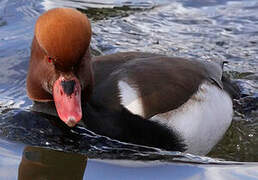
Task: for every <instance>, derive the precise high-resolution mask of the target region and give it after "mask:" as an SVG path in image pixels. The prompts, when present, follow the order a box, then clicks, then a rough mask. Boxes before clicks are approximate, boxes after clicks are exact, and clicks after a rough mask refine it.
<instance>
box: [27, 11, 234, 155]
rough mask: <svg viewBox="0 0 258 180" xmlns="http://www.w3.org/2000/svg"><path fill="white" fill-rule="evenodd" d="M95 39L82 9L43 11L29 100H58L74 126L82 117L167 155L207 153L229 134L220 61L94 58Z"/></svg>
mask: <svg viewBox="0 0 258 180" xmlns="http://www.w3.org/2000/svg"><path fill="white" fill-rule="evenodd" d="M90 40H91V26H90V22H89V20H88V19H87V17H86V15H84V14H82V13H80V12H79V11H77V10H75V9H70V8H57V9H52V10H49V11H47V12H45V13H44V14H42V15H41V16H40V17H39V18H38V20H37V22H36V25H35V35H34V38H33V42H32V47H31V58H30V64H29V71H28V76H27V92H28V96H29V97H30V99H32V100H33V101H36V102H49V101H52V102H53V101H54V104H55V107H56V108H55V109H56V111H57V114H58V116H59V117H60V119H61V120H62V121H63V122H64V123H66V124H67V125H68V126H70V127H73V126H75V125H76V124H77V123H78V122H79V121H80V120H81V119H83V122H84V124H85V125H86V127H87V128H88V129H90V130H92V131H94V132H96V133H98V134H101V135H106V136H109V137H111V138H115V139H118V140H121V141H126V142H131V143H136V144H141V145H148V146H153V147H158V148H162V149H166V150H178V151H186V152H190V153H195V154H207V153H208V152H209V151H210V150H211V148H212V147H213V146H214V145H215V144H216V143H217V142H218V141H219V140H220V139H221V137H222V136H223V135H224V133H225V132H226V130H227V129H228V127H229V125H230V123H231V120H232V114H233V110H232V100H231V97H230V95H229V91H227V89H231V90H232V87H231V85H230V81H228V80H225V81H224V80H223V77H222V66H221V65H220V64H218V63H215V62H206V61H199V60H189V59H184V58H177V57H167V56H164V55H158V54H152V53H140V52H125V53H117V54H112V55H106V56H99V57H91V55H90ZM225 85H226V86H225ZM42 104H44V103H42Z"/></svg>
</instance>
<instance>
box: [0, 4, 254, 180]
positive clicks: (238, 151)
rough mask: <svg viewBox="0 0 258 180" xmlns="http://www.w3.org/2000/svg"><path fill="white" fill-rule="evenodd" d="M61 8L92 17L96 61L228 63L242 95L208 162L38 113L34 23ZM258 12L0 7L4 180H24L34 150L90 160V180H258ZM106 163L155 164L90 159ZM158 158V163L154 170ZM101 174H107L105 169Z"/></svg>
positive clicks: (189, 7)
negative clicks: (30, 84)
mask: <svg viewBox="0 0 258 180" xmlns="http://www.w3.org/2000/svg"><path fill="white" fill-rule="evenodd" d="M54 7H74V8H78V9H79V10H81V11H82V12H84V13H86V14H87V15H88V16H89V18H90V19H91V23H92V29H93V37H92V50H93V54H94V55H101V54H111V53H115V52H120V51H134V50H135V51H144V52H155V53H161V54H167V55H173V56H181V57H189V58H199V59H202V60H207V59H222V60H226V61H228V64H227V65H226V67H225V70H226V73H227V75H228V76H230V77H231V78H232V79H234V81H236V82H237V84H238V85H239V86H240V88H241V95H242V97H241V99H240V100H239V101H235V102H234V105H235V114H234V118H233V122H232V125H231V127H230V129H229V130H228V131H227V133H226V134H225V136H224V138H223V139H222V141H221V142H220V143H219V144H218V145H217V146H216V147H215V148H214V149H213V150H212V152H211V153H209V154H208V155H207V157H198V156H194V155H190V154H181V153H178V152H164V151H161V150H159V149H154V148H148V147H141V146H136V145H131V144H126V143H122V142H118V141H115V140H112V139H109V138H106V137H102V136H98V135H96V134H94V133H92V132H89V131H88V130H86V129H85V128H83V127H78V128H75V129H73V130H72V131H71V130H69V129H67V128H66V127H63V126H62V124H60V123H56V121H58V120H57V119H56V118H55V117H52V116H48V115H44V114H39V113H34V112H32V111H30V106H31V105H32V102H31V101H30V100H29V99H28V97H27V95H26V89H25V83H26V81H25V78H26V74H27V68H28V61H29V56H30V45H31V40H32V38H33V29H34V23H35V21H36V19H37V17H38V16H39V15H40V14H41V13H43V12H44V11H46V10H48V9H51V8H54ZM257 12H258V1H257V0H246V1H226V0H214V1H209V0H205V1H193V0H192V1H191V0H184V1H168V0H153V1H144V0H142V1H136V0H133V1H123V0H117V1H112V0H108V1H97V0H95V1H94V0H93V1H90V2H86V1H65V0H52V1H50V0H45V1H35V0H32V1H27V0H19V1H18V0H14V1H7V0H1V1H0V62H2V63H1V66H0V142H1V143H0V156H1V160H0V177H3V179H17V178H16V177H18V169H19V168H18V167H19V166H21V165H20V164H21V159H22V153H23V151H25V150H26V149H24V148H25V147H27V146H30V145H33V146H40V147H46V148H50V149H55V150H59V151H66V152H68V154H71V152H74V153H76V154H75V155H74V156H78V153H79V154H82V155H83V156H84V157H85V158H89V159H90V160H89V159H88V160H87V170H86V171H85V173H84V179H85V178H86V177H87V178H89V177H91V178H92V179H94V178H93V177H95V178H98V179H100V178H101V177H110V179H115V178H118V179H119V177H123V178H124V179H136V178H137V177H139V179H140V177H142V178H144V177H145V178H147V179H149V178H151V179H156V178H158V177H162V178H163V179H169V178H170V177H171V173H170V172H176V173H173V177H178V179H186V178H187V177H192V176H197V177H200V178H199V179H207V177H209V178H210V177H213V176H214V173H216V172H219V173H220V174H222V175H221V176H222V178H224V179H227V178H226V177H229V178H228V179H237V178H238V179H241V178H242V177H243V178H244V177H245V178H246V179H257V177H258V175H257V171H258V166H257V164H253V163H250V162H258V135H257V132H258V116H257V114H258V110H257V109H258V108H257V107H258V86H257V84H258V83H257V81H258V71H257V69H258V48H257V47H258V46H257V44H258V23H257V22H258V13H257ZM44 152H48V151H44ZM53 152H55V151H53ZM49 153H50V154H52V151H51V150H49ZM54 154H55V153H54ZM86 156H87V157H86ZM99 158H101V159H107V158H108V159H127V160H128V159H129V160H132V159H133V160H139V161H141V162H142V161H146V160H148V163H147V164H148V167H142V166H143V165H140V167H141V168H136V167H134V166H137V163H136V164H134V162H130V163H124V162H122V161H118V162H116V164H115V165H114V162H113V161H112V162H107V163H106V162H103V161H95V160H91V159H99ZM216 158H222V159H223V160H221V161H218V160H217V159H216ZM152 160H155V162H152V163H150V162H149V161H152ZM224 160H228V161H234V162H242V161H246V162H249V163H247V164H243V165H221V166H217V165H214V163H215V164H217V163H222V164H223V163H226V162H225V161H224ZM57 161H58V160H57ZM160 161H161V162H162V163H161V162H160ZM178 161H180V162H184V164H181V163H179V164H178ZM164 162H166V163H165V165H164ZM168 162H169V163H168ZM172 162H173V163H172ZM176 162H177V163H176ZM186 162H188V163H192V162H194V163H197V164H195V165H194V164H188V163H186ZM110 163H113V164H112V165H110ZM198 163H199V164H203V163H205V164H207V163H210V164H213V165H210V166H203V165H198ZM32 164H33V163H32ZM43 164H44V163H43ZM121 164H123V165H121ZM140 164H141V163H140ZM144 166H145V165H144ZM137 167H138V166H137ZM221 167H223V168H221ZM99 168H101V169H102V170H103V173H99V171H98V170H96V169H99ZM223 169H225V170H223ZM240 169H241V170H242V171H241V172H240V171H239V170H240ZM7 170H8V171H7ZM25 172H27V171H25ZM108 172H116V173H108ZM129 172H130V173H129ZM182 172H188V173H182ZM123 174H125V175H124V176H123ZM24 177H25V176H24ZM91 178H90V179H91ZM1 179H2V178H1ZM120 179H121V178H120Z"/></svg>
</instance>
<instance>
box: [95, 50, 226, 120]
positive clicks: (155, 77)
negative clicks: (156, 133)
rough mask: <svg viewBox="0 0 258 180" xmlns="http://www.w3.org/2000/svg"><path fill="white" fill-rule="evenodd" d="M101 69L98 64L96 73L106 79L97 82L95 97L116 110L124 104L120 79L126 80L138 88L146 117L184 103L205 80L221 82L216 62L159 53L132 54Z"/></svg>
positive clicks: (220, 71) (96, 100)
mask: <svg viewBox="0 0 258 180" xmlns="http://www.w3.org/2000/svg"><path fill="white" fill-rule="evenodd" d="M101 70H103V71H104V70H105V66H102V67H101V66H98V71H99V72H97V74H96V75H98V76H99V77H98V78H99V79H103V80H104V79H105V81H98V82H99V83H97V84H96V86H95V90H94V93H93V96H92V98H93V101H95V102H97V103H98V104H102V105H103V106H105V107H108V108H110V109H113V110H116V109H119V108H121V106H120V98H119V91H118V88H117V83H118V81H119V80H124V81H126V82H127V83H129V84H130V85H131V86H132V87H136V88H137V89H138V91H139V93H140V95H141V98H142V102H143V106H144V114H145V117H146V118H149V117H151V116H153V115H155V114H158V113H164V112H167V111H169V110H172V109H176V108H177V107H179V106H181V105H182V104H183V103H185V102H186V101H187V100H188V99H189V98H190V97H191V96H192V95H193V94H194V93H195V92H196V91H197V90H198V87H199V85H200V84H201V83H202V82H203V81H205V80H208V81H210V82H212V83H213V82H215V84H217V85H218V86H220V85H221V84H222V83H221V76H222V70H221V68H220V67H219V66H218V65H216V64H213V63H209V62H202V61H197V60H187V59H183V58H174V57H166V56H159V55H156V56H152V57H150V56H149V57H144V58H132V59H130V60H127V61H126V62H124V63H120V65H118V66H117V67H116V68H114V69H113V70H111V71H109V73H107V74H105V76H102V74H101Z"/></svg>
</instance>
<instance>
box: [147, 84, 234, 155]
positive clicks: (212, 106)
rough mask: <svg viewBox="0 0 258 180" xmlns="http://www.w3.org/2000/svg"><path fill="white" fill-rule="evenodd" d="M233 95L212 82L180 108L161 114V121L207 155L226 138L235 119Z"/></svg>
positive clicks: (157, 118)
mask: <svg viewBox="0 0 258 180" xmlns="http://www.w3.org/2000/svg"><path fill="white" fill-rule="evenodd" d="M232 114H233V109H232V100H231V98H230V96H229V95H228V94H227V93H226V92H225V91H223V90H221V89H219V88H218V87H217V86H215V85H212V84H210V83H209V82H205V83H203V84H202V85H201V86H200V88H199V90H198V92H197V93H196V94H195V95H193V96H192V97H191V99H189V100H188V101H187V102H186V103H185V104H183V105H182V106H180V107H179V108H177V109H175V110H172V111H169V112H167V113H163V114H158V115H155V116H153V117H152V118H151V120H154V121H158V122H160V123H162V124H164V125H166V126H167V127H169V128H171V129H173V130H174V131H176V132H178V133H179V134H180V135H181V137H182V138H183V140H184V142H185V143H186V145H187V151H186V152H189V153H193V154H199V155H205V154H207V153H208V152H209V151H210V150H211V149H212V147H213V146H214V145H216V144H217V142H218V141H219V140H220V139H221V138H222V136H223V135H224V133H225V132H226V130H227V129H228V127H229V126H230V123H231V121H232Z"/></svg>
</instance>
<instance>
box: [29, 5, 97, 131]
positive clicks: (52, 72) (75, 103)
mask: <svg viewBox="0 0 258 180" xmlns="http://www.w3.org/2000/svg"><path fill="white" fill-rule="evenodd" d="M90 40H91V26H90V22H89V20H88V18H87V17H86V15H84V14H82V13H80V12H79V11H77V10H75V9H70V8H57V9H52V10H49V11H47V12H45V13H44V14H42V15H41V16H40V17H39V18H38V20H37V22H36V25H35V34H34V39H33V42H32V47H31V58H30V65H29V71H28V76H27V93H28V96H29V97H30V98H31V99H32V100H34V101H39V102H46V101H53V100H54V102H55V107H56V110H57V113H58V115H59V117H60V119H61V120H63V121H64V122H65V123H66V124H67V125H68V126H70V127H72V126H74V125H76V124H77V123H78V122H79V121H80V120H81V118H82V108H81V92H82V91H83V92H84V91H85V93H86V96H87V93H90V92H87V89H88V86H91V85H92V74H91V66H90V52H89V45H90Z"/></svg>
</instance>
